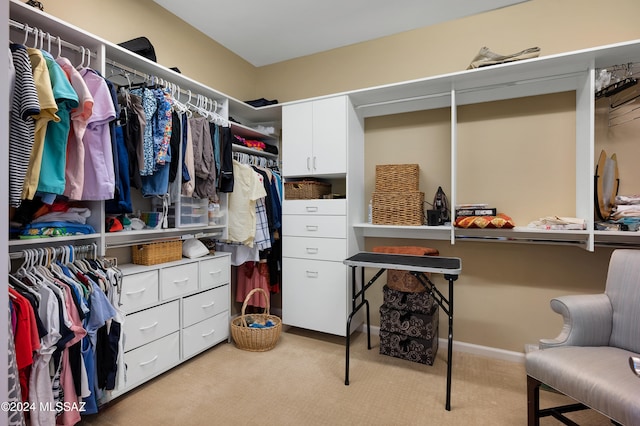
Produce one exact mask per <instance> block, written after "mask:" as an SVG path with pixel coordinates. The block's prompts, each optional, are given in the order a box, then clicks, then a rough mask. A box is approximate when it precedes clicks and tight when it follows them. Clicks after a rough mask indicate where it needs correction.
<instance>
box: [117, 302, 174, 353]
mask: <svg viewBox="0 0 640 426" xmlns="http://www.w3.org/2000/svg"><path fill="white" fill-rule="evenodd" d="M178 303H179V302H178V301H177V300H175V301H173V302H169V303H165V304H163V305H159V306H154V307H153V308H149V309H145V310H144V311H140V312H136V313H135V314H131V315H127V319H126V321H125V322H124V333H125V341H124V344H125V347H124V350H125V351H128V350H131V349H134V348H137V347H138V346H142V345H144V344H145V343H149V342H151V341H153V340H156V339H159V338H160V337H164V336H166V335H167V334H170V333H173V332H174V331H177V330H178V329H179V327H180V314H179V305H178Z"/></svg>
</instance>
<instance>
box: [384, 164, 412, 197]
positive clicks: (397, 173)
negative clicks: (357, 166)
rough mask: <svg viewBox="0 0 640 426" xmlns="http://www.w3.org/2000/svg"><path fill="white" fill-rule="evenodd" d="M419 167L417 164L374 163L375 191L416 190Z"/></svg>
mask: <svg viewBox="0 0 640 426" xmlns="http://www.w3.org/2000/svg"><path fill="white" fill-rule="evenodd" d="M419 184H420V168H419V166H418V165H417V164H380V165H376V187H375V192H404V191H417V190H418V189H419Z"/></svg>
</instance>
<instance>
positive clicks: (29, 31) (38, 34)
mask: <svg viewBox="0 0 640 426" xmlns="http://www.w3.org/2000/svg"><path fill="white" fill-rule="evenodd" d="M9 27H11V28H15V29H17V30H20V31H24V32H25V39H24V42H23V44H26V43H27V39H28V37H29V35H33V36H34V37H35V38H36V39H37V38H40V45H43V44H44V39H45V37H46V38H47V46H48V49H47V50H49V51H50V50H51V42H52V39H55V42H56V44H57V45H58V53H60V50H62V46H64V47H66V48H67V49H70V50H73V51H75V52H78V53H82V54H83V56H84V55H88V56H89V57H91V58H97V57H98V55H97V54H96V53H93V52H92V51H91V50H90V49H88V48H86V47H84V46H77V45H75V44H73V43H69V42H68V41H65V40H63V39H61V38H60V36H55V37H54V36H52V35H51V34H50V33H48V32H45V31H42V30H40V29H38V28H36V27H32V26H30V25H28V24H23V23H22V22H18V21H15V20H13V19H9Z"/></svg>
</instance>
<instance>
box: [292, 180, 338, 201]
mask: <svg viewBox="0 0 640 426" xmlns="http://www.w3.org/2000/svg"><path fill="white" fill-rule="evenodd" d="M327 194H331V184H330V183H324V182H318V181H315V180H303V181H298V182H285V184H284V197H285V198H286V199H288V200H313V199H319V198H322V196H323V195H327Z"/></svg>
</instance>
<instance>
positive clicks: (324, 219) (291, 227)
mask: <svg viewBox="0 0 640 426" xmlns="http://www.w3.org/2000/svg"><path fill="white" fill-rule="evenodd" d="M282 235H287V236H294V237H321V238H346V237H347V218H346V216H303V215H290V216H286V217H283V218H282Z"/></svg>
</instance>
